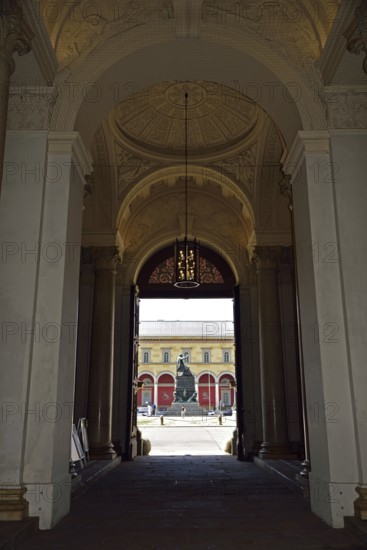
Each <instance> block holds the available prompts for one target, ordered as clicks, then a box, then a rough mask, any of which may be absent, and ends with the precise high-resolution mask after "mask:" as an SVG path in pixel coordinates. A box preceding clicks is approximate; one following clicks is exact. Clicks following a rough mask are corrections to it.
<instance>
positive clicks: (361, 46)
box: [344, 0, 367, 74]
mask: <svg viewBox="0 0 367 550" xmlns="http://www.w3.org/2000/svg"><path fill="white" fill-rule="evenodd" d="M344 36H345V38H346V39H347V50H348V51H349V52H351V53H354V54H357V55H359V54H360V53H361V52H364V60H363V63H362V67H363V70H364V72H365V73H366V74H367V0H361V3H360V5H359V7H358V8H357V9H356V10H355V14H354V19H353V21H352V22H351V24H350V25H349V27H348V28H347V30H346V31H345V33H344Z"/></svg>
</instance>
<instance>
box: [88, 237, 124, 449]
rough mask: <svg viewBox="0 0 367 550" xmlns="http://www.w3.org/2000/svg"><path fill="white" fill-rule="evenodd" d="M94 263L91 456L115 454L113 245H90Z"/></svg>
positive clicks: (89, 433) (114, 253)
mask: <svg viewBox="0 0 367 550" xmlns="http://www.w3.org/2000/svg"><path fill="white" fill-rule="evenodd" d="M91 252H92V256H93V258H94V266H95V281H94V300H93V321H92V341H91V353H90V366H89V387H88V437H89V444H90V457H91V458H93V459H99V460H106V459H113V458H115V457H116V453H115V450H114V447H113V444H112V383H113V351H114V322H115V275H116V267H117V263H118V260H119V256H118V250H117V248H116V247H114V246H109V247H91Z"/></svg>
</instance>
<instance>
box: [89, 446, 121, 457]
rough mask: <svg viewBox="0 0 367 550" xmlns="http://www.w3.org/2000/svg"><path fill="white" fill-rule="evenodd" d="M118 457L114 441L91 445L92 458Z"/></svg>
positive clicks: (90, 453) (90, 455) (90, 454)
mask: <svg viewBox="0 0 367 550" xmlns="http://www.w3.org/2000/svg"><path fill="white" fill-rule="evenodd" d="M116 457H117V453H116V451H115V449H114V446H113V445H112V443H106V444H104V445H91V447H90V449H89V459H90V460H114V459H115V458H116Z"/></svg>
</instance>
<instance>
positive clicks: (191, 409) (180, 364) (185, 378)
mask: <svg viewBox="0 0 367 550" xmlns="http://www.w3.org/2000/svg"><path fill="white" fill-rule="evenodd" d="M188 356H189V354H186V355H183V354H182V353H180V355H179V356H178V357H177V364H176V387H175V391H174V393H173V395H174V400H173V403H172V406H171V410H170V414H172V415H176V414H178V415H179V414H181V410H182V407H183V406H184V407H185V409H186V414H187V415H188V416H193V415H200V414H201V413H202V411H201V408H200V407H199V404H198V402H197V396H198V394H197V392H196V391H195V377H194V375H193V374H192V372H191V370H190V367H188V366H187V365H185V363H184V359H186V358H187V357H188Z"/></svg>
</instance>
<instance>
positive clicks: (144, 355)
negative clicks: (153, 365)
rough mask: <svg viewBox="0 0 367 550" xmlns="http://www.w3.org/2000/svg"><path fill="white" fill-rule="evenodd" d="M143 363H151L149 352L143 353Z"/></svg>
mask: <svg viewBox="0 0 367 550" xmlns="http://www.w3.org/2000/svg"><path fill="white" fill-rule="evenodd" d="M143 363H149V351H144V353H143Z"/></svg>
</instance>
